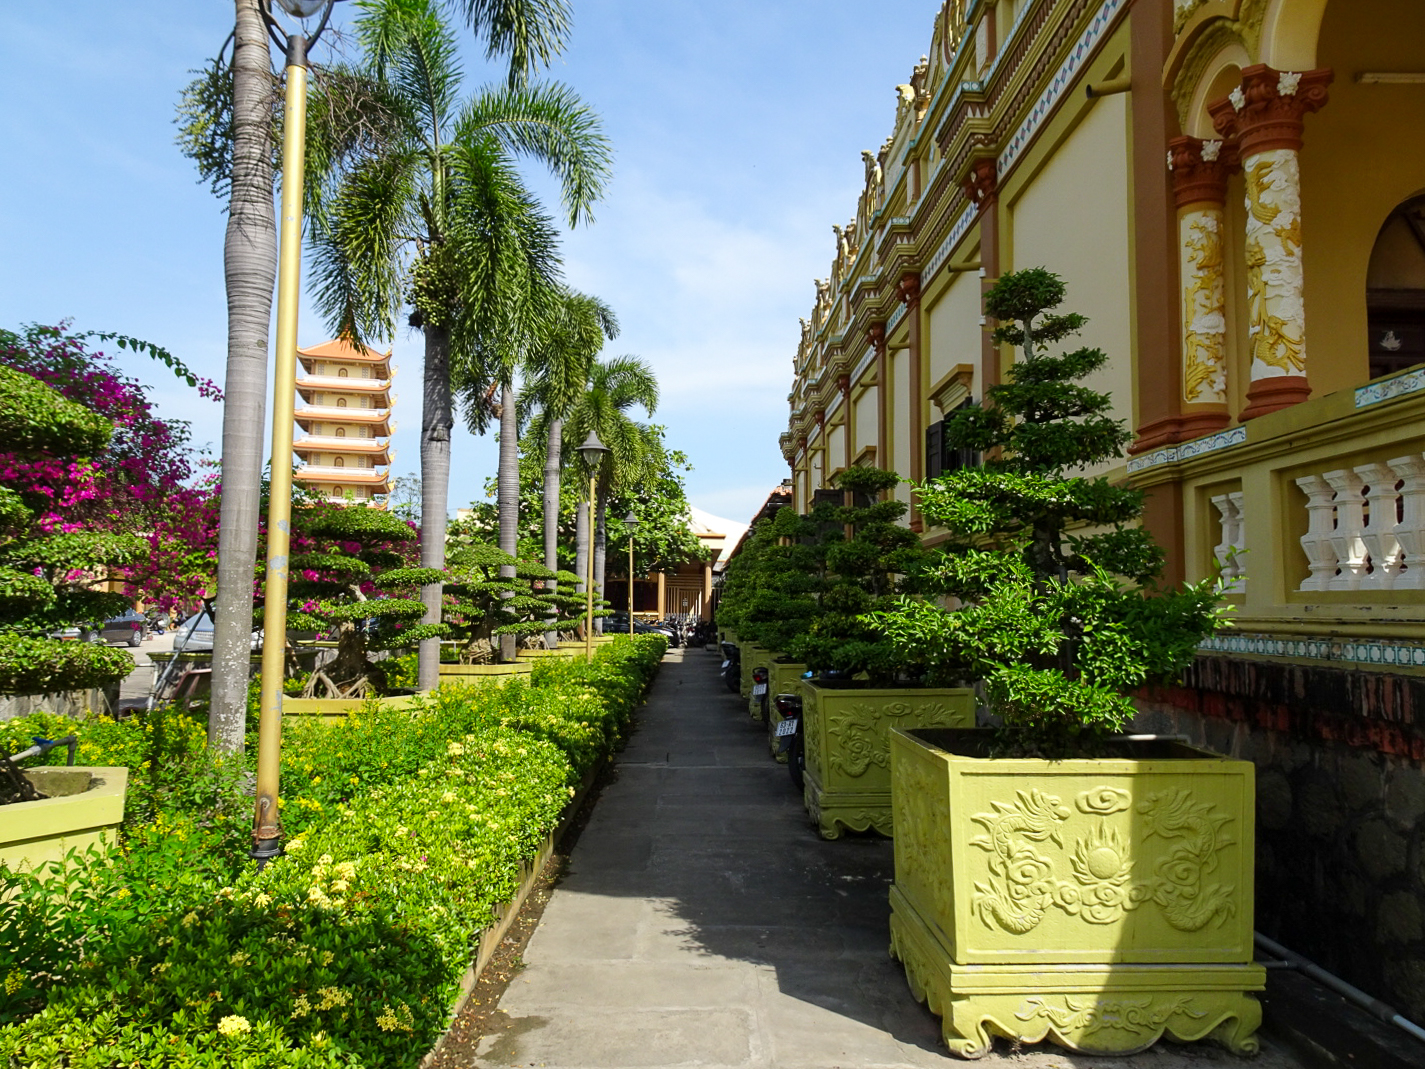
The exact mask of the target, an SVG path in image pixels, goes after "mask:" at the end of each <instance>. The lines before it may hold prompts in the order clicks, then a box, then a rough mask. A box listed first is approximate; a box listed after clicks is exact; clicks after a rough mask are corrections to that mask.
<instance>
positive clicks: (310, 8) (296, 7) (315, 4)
mask: <svg viewBox="0 0 1425 1069" xmlns="http://www.w3.org/2000/svg"><path fill="white" fill-rule="evenodd" d="M277 3H278V4H280V5H281V6H282V10H283V11H285V12H287V14H289V15H291V16H292V17H293V18H294V19H309V18H311V17H312V16H313V15H315V14H316V13H317V12H318V11H320V10H321V9H322V8H324V7H326V5H327V0H277Z"/></svg>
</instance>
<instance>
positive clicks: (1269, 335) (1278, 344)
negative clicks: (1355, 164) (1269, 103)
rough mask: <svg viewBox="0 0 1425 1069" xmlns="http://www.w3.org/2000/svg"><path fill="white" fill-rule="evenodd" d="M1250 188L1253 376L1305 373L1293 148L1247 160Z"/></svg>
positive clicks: (1249, 299)
mask: <svg viewBox="0 0 1425 1069" xmlns="http://www.w3.org/2000/svg"><path fill="white" fill-rule="evenodd" d="M1243 170H1244V172H1245V174H1246V187H1247V197H1246V201H1247V310H1248V317H1249V322H1250V327H1249V331H1248V333H1249V339H1250V347H1251V353H1252V372H1251V374H1252V380H1253V381H1254V382H1255V381H1256V380H1258V379H1265V378H1272V377H1274V376H1278V375H1303V374H1305V372H1306V308H1305V304H1304V303H1303V300H1302V292H1303V275H1302V265H1301V169H1300V166H1299V164H1298V161H1297V155H1296V153H1295V152H1294V151H1292V150H1291V149H1267V150H1266V151H1263V152H1259V153H1256V154H1255V155H1253V156H1251V157H1249V158H1248V159H1247V161H1246V163H1245V164H1244V167H1243Z"/></svg>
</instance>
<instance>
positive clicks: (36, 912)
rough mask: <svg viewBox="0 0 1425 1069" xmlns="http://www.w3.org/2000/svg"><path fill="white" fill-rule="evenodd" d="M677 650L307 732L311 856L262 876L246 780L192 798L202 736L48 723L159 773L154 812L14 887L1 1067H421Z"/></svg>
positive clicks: (4, 925)
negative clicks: (246, 828) (238, 839)
mask: <svg viewBox="0 0 1425 1069" xmlns="http://www.w3.org/2000/svg"><path fill="white" fill-rule="evenodd" d="M663 650H664V644H663V640H662V639H661V638H659V637H657V636H641V637H639V638H638V639H634V640H628V639H621V640H619V641H617V642H614V643H611V644H609V645H608V646H605V647H603V648H601V649H600V650H599V651H598V653H597V655H596V657H595V660H594V662H593V663H592V664H587V663H583V662H572V661H571V662H566V663H561V664H559V665H557V666H555V665H551V666H548V667H546V666H543V665H542V666H540V669H539V670H538V671H537V672H536V677H535V678H532V679H531V680H529V681H525V680H523V679H513V680H509V681H505V682H499V681H490V682H488V683H482V684H480V685H477V686H473V687H448V688H441V689H440V690H439V691H437V692H436V693H435V694H434V695H432V696H430V697H429V698H428V699H425V700H424V701H422V702H418V703H417V707H416V708H415V710H414V711H399V710H390V709H382V708H380V707H379V705H377V704H376V703H374V702H372V703H368V705H367V706H366V707H365V708H363V709H362V710H360V711H359V712H358V713H357V714H356V715H354V716H352V717H350V718H348V719H347V720H346V721H344V722H341V723H338V724H333V725H323V724H320V723H317V722H314V721H307V720H299V719H297V718H294V719H293V721H292V722H290V724H289V727H288V731H287V733H286V737H285V738H284V740H283V757H284V770H283V771H284V779H283V790H284V795H283V809H282V813H283V822H284V826H285V829H286V831H287V834H288V836H289V838H288V844H287V845H288V850H287V855H286V856H285V857H283V858H282V859H280V860H278V861H275V862H273V863H271V864H270V865H268V867H267V868H266V869H265V870H263V871H262V872H260V873H259V872H257V871H256V869H255V868H254V867H253V865H252V864H251V863H250V862H248V861H247V859H246V858H245V856H244V854H243V852H242V851H241V850H239V849H237V846H236V844H235V840H234V837H233V835H232V834H231V827H233V826H235V825H233V823H232V822H231V821H230V820H229V819H228V818H227V816H226V815H225V814H226V812H227V808H228V807H230V805H231V800H232V799H234V798H237V797H238V795H237V792H236V791H234V790H233V789H232V787H231V785H228V786H227V787H226V788H221V789H220V788H218V787H211V786H210V787H203V788H192V789H190V790H189V791H187V792H185V791H183V790H181V789H180V788H179V787H178V786H177V784H176V783H175V782H174V779H175V778H176V777H177V771H176V770H179V769H183V768H188V769H195V768H198V769H201V768H204V767H208V766H207V765H205V764H204V762H206V761H207V758H206V756H205V751H204V749H203V744H202V737H201V735H200V734H194V733H193V731H192V729H191V725H190V724H189V722H188V721H186V720H184V719H182V718H181V717H179V716H177V715H176V714H174V715H173V716H168V715H166V714H160V715H156V716H153V717H150V718H148V719H144V720H136V721H134V722H124V723H120V724H114V723H112V722H104V721H99V720H94V721H86V722H80V723H78V724H75V722H73V721H70V722H68V723H67V724H61V723H54V724H52V723H47V722H46V723H45V725H44V726H46V728H47V730H48V731H49V732H50V733H51V736H52V734H53V733H54V732H55V731H56V729H57V728H59V727H74V728H75V729H76V730H77V733H78V734H79V735H80V738H81V744H80V745H81V749H84V748H91V747H92V748H93V750H94V752H95V754H96V756H103V757H114V756H118V755H120V754H126V755H129V756H132V757H134V758H135V759H137V760H139V761H140V767H139V769H138V772H137V774H136V775H135V781H136V782H140V783H147V784H148V786H147V787H146V788H144V790H145V791H146V792H147V794H146V797H147V798H148V799H149V801H148V802H147V803H146V805H147V806H149V807H150V808H149V809H148V810H144V811H142V812H140V813H137V814H135V815H133V816H131V817H130V818H129V820H128V821H127V822H126V824H125V828H124V842H123V846H122V848H121V849H115V850H111V851H109V852H108V853H107V854H103V855H100V854H98V853H97V852H96V853H95V854H94V855H93V856H92V857H90V858H89V859H87V860H85V863H80V864H75V862H76V861H80V860H81V859H76V858H73V857H71V859H70V862H71V866H70V868H69V870H68V871H67V872H66V873H65V874H64V876H63V879H55V878H53V877H54V876H55V875H56V874H55V873H49V874H47V875H48V877H49V878H48V879H46V878H42V877H40V876H35V875H31V874H14V873H9V872H8V871H7V870H4V869H3V868H0V901H4V902H5V904H6V909H5V910H4V911H3V913H0V980H3V981H4V986H3V987H0V1066H4V1067H5V1069H20V1067H22V1066H23V1067H25V1069H30V1067H34V1069H60V1067H69V1066H81V1065H82V1066H86V1067H87V1066H93V1067H109V1066H113V1067H118V1066H131V1065H143V1066H144V1067H145V1069H147V1067H149V1066H162V1067H173V1069H189V1067H193V1069H197V1067H199V1066H203V1067H229V1066H231V1067H237V1066H244V1067H246V1066H252V1067H254V1069H256V1067H263V1069H265V1067H267V1066H295V1067H300V1069H310V1067H322V1069H326V1067H335V1066H342V1067H377V1066H381V1067H384V1066H388V1065H409V1064H415V1063H416V1062H417V1061H418V1060H419V1058H420V1056H421V1055H422V1054H423V1053H424V1052H425V1051H426V1050H428V1049H429V1048H430V1046H431V1045H432V1044H433V1043H434V1041H435V1039H436V1037H437V1036H438V1035H439V1034H440V1032H441V1031H442V1030H443V1029H444V1027H445V1023H446V1014H447V1012H448V1010H449V1007H450V1004H451V1001H452V1000H453V998H454V996H455V993H456V991H457V984H458V980H459V977H460V976H461V974H462V973H463V972H464V970H465V968H466V967H467V966H468V965H469V962H470V960H471V958H472V957H473V954H474V949H475V946H476V943H477V940H478V938H479V934H480V932H481V931H482V930H483V929H484V928H485V927H486V926H487V925H488V923H489V922H490V919H491V915H492V914H491V910H492V907H493V906H495V905H496V904H498V903H499V902H502V901H505V900H506V899H508V898H509V897H510V896H511V894H512V893H513V892H514V890H515V888H516V887H517V885H518V881H519V879H520V871H521V864H522V863H523V862H525V861H526V860H528V859H529V858H530V857H531V856H532V855H533V854H534V852H535V851H536V850H537V849H538V847H539V844H540V843H541V842H542V841H543V840H544V838H545V837H546V836H547V835H548V834H549V832H550V830H551V829H552V828H553V827H554V826H555V825H556V824H557V822H558V820H559V819H560V817H561V814H562V813H563V811H564V810H565V808H566V807H567V805H568V803H569V799H570V797H571V796H572V794H573V791H574V784H575V782H576V781H577V780H578V779H579V778H580V776H581V775H582V773H583V772H584V771H586V770H587V769H588V768H590V767H592V765H593V764H594V762H596V761H597V760H598V759H599V758H600V757H601V756H602V755H604V754H606V753H608V751H609V749H610V747H612V746H614V745H616V744H617V742H618V740H619V739H620V738H621V737H622V733H623V731H624V729H625V728H626V726H627V723H628V719H629V717H630V715H631V714H632V712H633V709H634V708H635V706H636V705H637V703H638V701H639V700H640V698H641V697H642V695H643V693H644V691H645V690H646V688H647V686H648V683H649V680H650V679H651V677H652V675H653V673H654V672H655V671H656V667H657V663H658V661H659V659H660V658H661V656H662V653H663ZM28 726H30V727H38V726H41V721H38V720H36V721H34V722H33V723H32V724H30V725H28ZM7 730H15V731H18V730H23V729H21V728H16V729H9V728H8V726H7ZM185 747H186V748H185ZM144 761H147V765H146V767H145V766H143V764H142V763H143V762H144ZM211 767H212V768H213V769H215V770H216V771H215V772H214V773H213V775H214V776H216V775H217V774H218V773H220V772H221V771H222V768H223V766H221V765H212V766H211ZM213 782H214V783H216V782H217V781H216V780H213ZM209 790H217V791H218V792H219V793H222V794H223V795H224V800H223V801H221V802H214V801H213V800H212V799H208V798H207V797H206V792H207V791H209ZM241 804H242V805H243V806H248V807H249V808H248V809H247V810H245V811H244V816H245V817H246V816H247V815H248V813H249V812H250V803H248V802H245V801H244V802H242V803H241ZM150 812H151V815H150ZM249 819H250V818H249ZM57 888H62V891H57V890H56V889H57Z"/></svg>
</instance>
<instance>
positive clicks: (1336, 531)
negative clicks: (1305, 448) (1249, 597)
mask: <svg viewBox="0 0 1425 1069" xmlns="http://www.w3.org/2000/svg"><path fill="white" fill-rule="evenodd" d="M1295 482H1296V485H1297V486H1299V487H1300V488H1301V490H1302V493H1304V494H1305V495H1306V512H1307V517H1308V521H1307V529H1306V534H1304V535H1302V536H1301V548H1302V551H1303V552H1305V554H1306V561H1307V566H1308V567H1309V568H1310V569H1311V574H1310V575H1309V576H1308V577H1307V578H1306V579H1304V580H1302V583H1301V586H1300V587H1299V588H1298V589H1301V590H1425V455H1422V454H1419V453H1413V454H1411V455H1409V456H1403V457H1395V458H1394V459H1392V460H1388V461H1386V462H1385V463H1383V464H1382V463H1374V464H1362V465H1359V466H1357V467H1353V468H1336V469H1334V470H1332V471H1327V472H1323V473H1322V474H1320V475H1307V476H1303V477H1302V478H1299V479H1297V480H1295Z"/></svg>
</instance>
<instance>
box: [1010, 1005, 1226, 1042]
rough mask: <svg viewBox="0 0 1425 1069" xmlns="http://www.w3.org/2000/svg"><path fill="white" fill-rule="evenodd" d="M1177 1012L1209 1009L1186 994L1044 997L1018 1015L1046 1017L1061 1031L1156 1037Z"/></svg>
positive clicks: (1201, 1014) (1195, 1012)
mask: <svg viewBox="0 0 1425 1069" xmlns="http://www.w3.org/2000/svg"><path fill="white" fill-rule="evenodd" d="M1177 1014H1183V1015H1185V1016H1188V1017H1194V1018H1201V1017H1206V1016H1207V1013H1206V1011H1200V1010H1195V1009H1193V1008H1192V999H1191V998H1189V997H1188V996H1186V995H1183V996H1180V997H1178V998H1175V999H1172V1000H1171V1001H1168V1000H1159V999H1155V998H1151V997H1150V998H1141V999H1135V998H1126V999H1097V998H1083V999H1078V998H1071V997H1069V996H1067V995H1065V996H1064V997H1063V1005H1062V1006H1054V1005H1051V1004H1050V1003H1049V1002H1048V1001H1046V1000H1045V999H1042V998H1031V999H1026V1000H1025V1003H1024V1009H1022V1010H1020V1011H1019V1012H1018V1013H1016V1014H1015V1016H1016V1017H1018V1018H1019V1019H1020V1020H1021V1021H1032V1020H1034V1019H1035V1018H1038V1017H1042V1018H1044V1020H1046V1021H1048V1022H1049V1024H1050V1025H1051V1026H1052V1027H1053V1028H1054V1029H1055V1030H1056V1031H1058V1032H1061V1033H1062V1032H1076V1033H1078V1034H1080V1035H1085V1036H1087V1035H1092V1034H1093V1033H1094V1032H1098V1031H1100V1030H1102V1029H1104V1028H1109V1029H1112V1030H1114V1031H1116V1032H1129V1033H1134V1034H1137V1035H1141V1036H1145V1037H1152V1036H1156V1035H1157V1034H1158V1033H1159V1032H1161V1031H1162V1030H1163V1026H1164V1025H1165V1024H1167V1023H1168V1021H1169V1020H1170V1019H1171V1018H1172V1017H1174V1016H1176V1015H1177Z"/></svg>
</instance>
